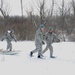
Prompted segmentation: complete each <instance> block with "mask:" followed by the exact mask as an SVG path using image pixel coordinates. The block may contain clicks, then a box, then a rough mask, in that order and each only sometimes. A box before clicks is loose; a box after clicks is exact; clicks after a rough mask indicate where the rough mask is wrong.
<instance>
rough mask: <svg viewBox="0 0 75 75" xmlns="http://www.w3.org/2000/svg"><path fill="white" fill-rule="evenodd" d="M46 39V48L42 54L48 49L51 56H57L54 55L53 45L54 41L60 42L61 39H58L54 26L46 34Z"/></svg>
mask: <svg viewBox="0 0 75 75" xmlns="http://www.w3.org/2000/svg"><path fill="white" fill-rule="evenodd" d="M45 41H46V44H47V45H46V48H45V49H44V50H43V51H42V54H44V53H45V52H46V51H47V50H48V49H49V50H50V58H55V56H53V47H52V43H53V42H60V40H59V39H58V37H57V35H56V34H55V33H53V28H52V27H49V30H48V32H47V33H46V34H45Z"/></svg>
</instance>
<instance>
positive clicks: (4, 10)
mask: <svg viewBox="0 0 75 75" xmlns="http://www.w3.org/2000/svg"><path fill="white" fill-rule="evenodd" d="M0 12H1V13H2V15H3V17H4V18H6V17H8V16H9V9H8V5H6V4H5V3H4V0H1V5H0Z"/></svg>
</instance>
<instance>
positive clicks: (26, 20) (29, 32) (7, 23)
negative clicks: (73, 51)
mask: <svg viewBox="0 0 75 75" xmlns="http://www.w3.org/2000/svg"><path fill="white" fill-rule="evenodd" d="M62 19H63V17H62V16H53V17H52V18H50V19H48V17H47V18H46V20H45V21H44V23H43V24H44V25H45V27H46V30H48V27H49V26H52V27H53V28H54V32H55V33H57V34H58V35H59V34H60V35H61V34H66V35H71V34H74V31H75V29H74V28H75V25H74V24H75V23H74V17H73V16H72V15H70V16H69V15H66V17H65V19H64V21H63V20H62ZM63 22H64V24H63ZM40 24H41V22H40V17H39V16H35V15H32V16H28V17H21V16H9V17H7V18H3V17H2V16H0V38H2V37H3V35H4V33H5V32H6V31H7V30H8V29H14V32H15V35H16V37H17V39H18V40H34V38H35V32H36V30H37V29H38V27H39V25H40Z"/></svg>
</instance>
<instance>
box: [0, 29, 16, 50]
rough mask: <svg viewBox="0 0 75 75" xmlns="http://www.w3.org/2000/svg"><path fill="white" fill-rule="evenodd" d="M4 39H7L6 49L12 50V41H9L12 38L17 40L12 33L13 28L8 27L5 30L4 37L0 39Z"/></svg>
mask: <svg viewBox="0 0 75 75" xmlns="http://www.w3.org/2000/svg"><path fill="white" fill-rule="evenodd" d="M4 39H6V41H7V49H6V50H7V51H12V43H11V41H12V40H14V41H15V42H17V40H16V37H15V35H14V30H13V29H10V30H7V32H6V34H5V35H4V37H3V38H2V40H1V41H3V40H4Z"/></svg>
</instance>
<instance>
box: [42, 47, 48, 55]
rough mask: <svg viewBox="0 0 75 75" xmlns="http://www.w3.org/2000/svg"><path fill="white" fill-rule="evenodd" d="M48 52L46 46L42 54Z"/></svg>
mask: <svg viewBox="0 0 75 75" xmlns="http://www.w3.org/2000/svg"><path fill="white" fill-rule="evenodd" d="M47 50H48V46H46V48H45V49H44V50H43V51H42V54H44V53H45V52H46V51H47Z"/></svg>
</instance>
